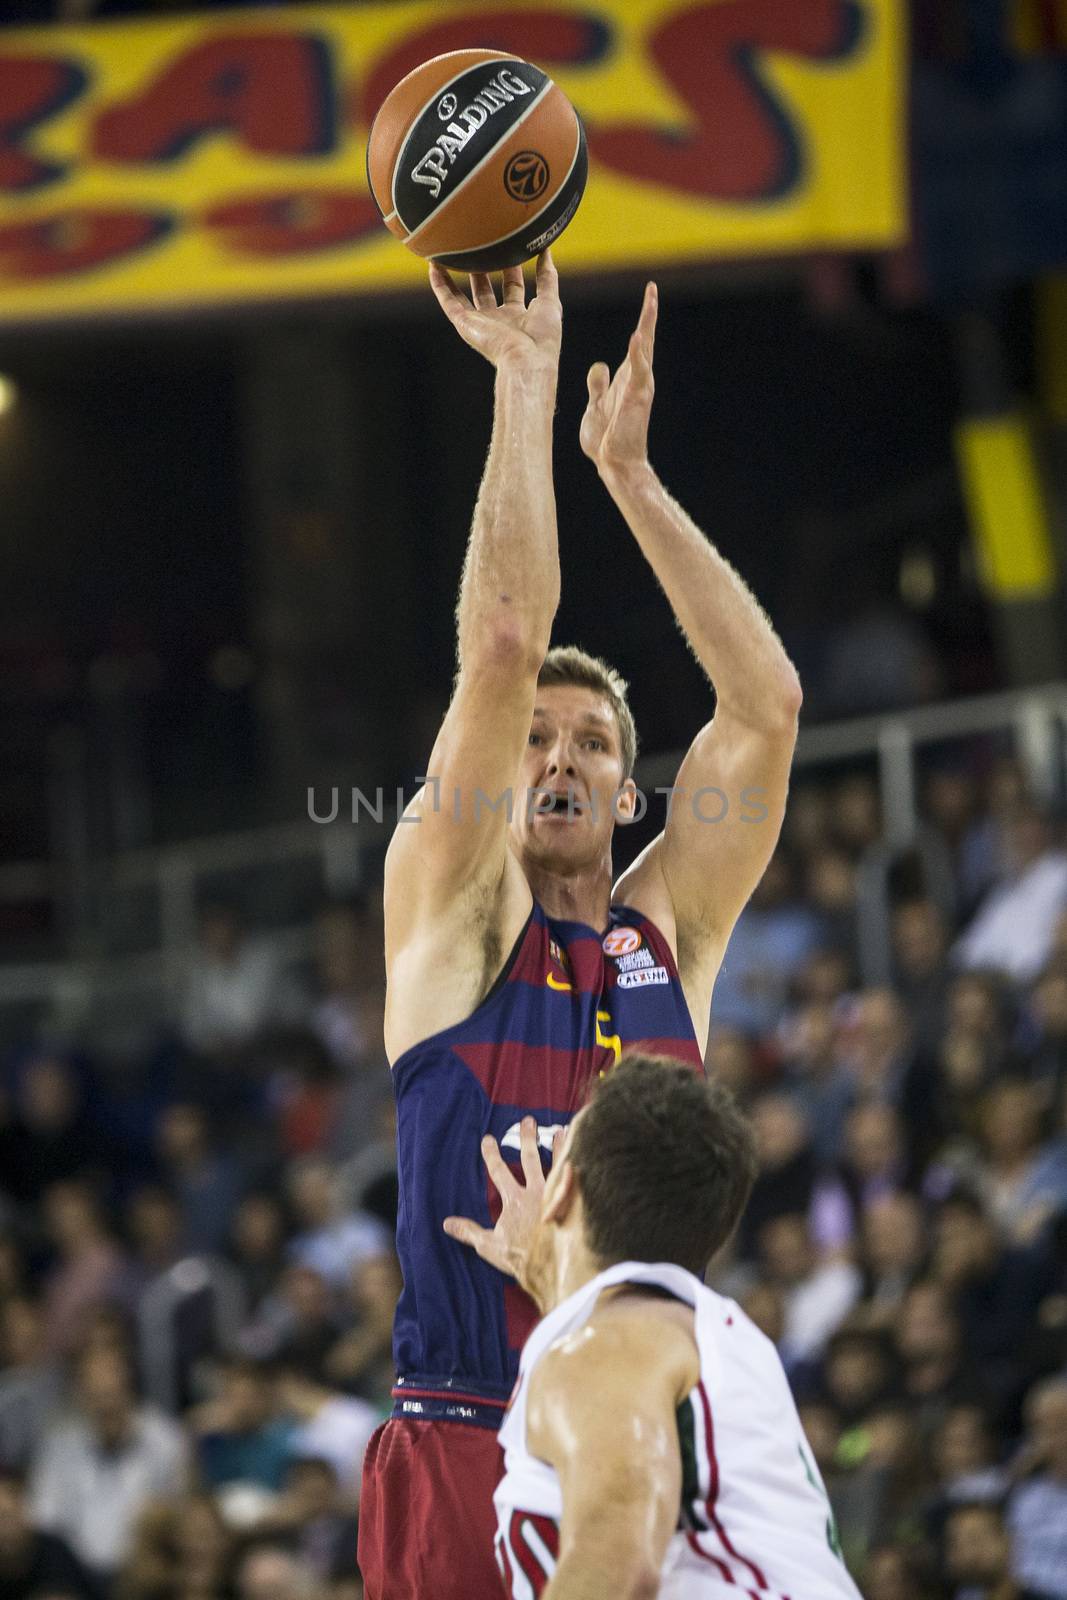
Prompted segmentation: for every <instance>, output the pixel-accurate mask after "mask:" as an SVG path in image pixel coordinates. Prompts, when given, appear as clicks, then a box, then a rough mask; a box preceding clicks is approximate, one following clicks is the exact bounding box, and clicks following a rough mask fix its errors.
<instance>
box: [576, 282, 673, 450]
mask: <svg viewBox="0 0 1067 1600" xmlns="http://www.w3.org/2000/svg"><path fill="white" fill-rule="evenodd" d="M658 308H659V293H658V291H657V289H656V285H655V284H654V283H650V284H648V285H647V286H646V288H645V298H644V303H643V305H642V307H641V316H640V319H639V320H638V324H637V327H636V328H635V330H634V332H633V333H632V334H631V335H630V346H629V349H628V350H627V352H626V359H625V361H624V362H623V363H622V365H621V366H620V367H619V370H618V371H617V372H616V374H615V376H614V378H612V377H611V375H610V372H609V370H608V367H607V364H606V363H605V362H603V361H598V362H597V363H596V365H595V366H592V367H590V369H589V377H588V380H587V381H588V384H589V404H588V405H587V406H586V408H585V416H584V417H583V418H582V427H581V433H580V435H579V437H580V439H581V444H582V449H583V450H584V451H585V453H586V455H587V456H588V457H589V459H590V460H591V461H595V462H596V464H597V468H598V469H599V470H600V471H604V470H606V469H610V468H612V467H628V466H639V465H641V464H642V463H643V462H645V461H647V459H648V421H649V417H650V416H651V413H652V396H653V394H654V393H655V384H654V383H653V379H652V353H653V350H654V348H655V343H656V312H657V310H658Z"/></svg>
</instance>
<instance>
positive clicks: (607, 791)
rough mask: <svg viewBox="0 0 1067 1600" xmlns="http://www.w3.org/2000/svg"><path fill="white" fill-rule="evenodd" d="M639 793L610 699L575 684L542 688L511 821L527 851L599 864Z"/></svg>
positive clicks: (561, 861)
mask: <svg viewBox="0 0 1067 1600" xmlns="http://www.w3.org/2000/svg"><path fill="white" fill-rule="evenodd" d="M634 792H635V791H634V787H633V784H632V782H631V783H629V784H626V783H625V782H624V777H623V769H622V744H621V740H620V738H619V728H618V723H617V722H616V720H615V713H614V710H613V709H612V705H611V701H610V700H608V699H607V698H606V696H604V695H601V694H598V693H597V692H596V691H595V690H593V689H584V688H580V687H578V686H577V685H570V684H565V685H559V686H556V687H553V688H549V689H539V690H538V691H537V701H536V704H535V706H534V714H533V721H532V723H531V725H530V734H529V739H528V741H527V746H526V753H525V756H524V757H523V764H522V771H521V775H520V792H519V794H517V795H516V797H515V810H514V820H513V822H512V829H513V832H514V834H515V835H516V838H517V842H518V844H519V846H520V849H521V850H522V851H523V853H527V854H530V855H532V856H533V857H535V858H536V859H538V860H540V861H543V862H545V863H547V864H550V865H553V866H557V865H558V866H559V867H562V868H563V869H564V870H567V869H568V868H573V869H574V870H578V869H580V868H582V867H585V866H592V865H594V864H595V863H596V862H597V861H598V860H599V859H600V857H602V856H603V854H604V852H605V851H606V850H607V849H608V848H609V846H610V842H611V835H612V831H613V829H614V826H615V823H616V822H617V821H620V820H624V819H625V818H627V817H628V815H629V813H630V812H631V811H632V809H633V794H634Z"/></svg>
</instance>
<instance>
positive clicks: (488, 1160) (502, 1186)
mask: <svg viewBox="0 0 1067 1600" xmlns="http://www.w3.org/2000/svg"><path fill="white" fill-rule="evenodd" d="M482 1160H483V1161H484V1162H485V1170H486V1171H487V1172H488V1174H489V1176H490V1177H491V1178H492V1180H493V1183H494V1184H495V1185H496V1189H497V1193H498V1194H499V1195H500V1196H501V1197H503V1196H504V1195H510V1194H511V1193H512V1192H513V1191H514V1190H516V1189H518V1187H519V1186H518V1184H517V1183H516V1181H515V1179H514V1178H513V1177H512V1174H511V1169H510V1168H509V1166H508V1164H507V1162H506V1161H505V1160H504V1157H503V1156H502V1155H501V1154H500V1146H499V1145H498V1144H497V1142H496V1140H495V1139H494V1138H493V1136H492V1134H491V1133H487V1134H486V1136H485V1138H484V1139H483V1140H482Z"/></svg>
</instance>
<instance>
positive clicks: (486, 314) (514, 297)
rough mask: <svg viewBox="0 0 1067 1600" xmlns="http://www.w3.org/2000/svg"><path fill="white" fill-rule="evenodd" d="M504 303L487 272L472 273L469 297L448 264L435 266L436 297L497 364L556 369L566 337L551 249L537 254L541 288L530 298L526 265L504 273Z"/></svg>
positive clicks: (473, 342) (469, 341)
mask: <svg viewBox="0 0 1067 1600" xmlns="http://www.w3.org/2000/svg"><path fill="white" fill-rule="evenodd" d="M502 278H503V281H502V289H503V303H502V304H501V305H498V304H497V299H496V290H495V289H494V288H493V280H492V278H491V277H490V276H489V274H488V272H474V273H472V274H471V278H470V299H469V300H468V298H467V296H466V295H465V294H461V293H460V292H459V290H458V289H457V288H456V286H455V284H454V283H453V282H452V279H451V277H450V276H449V274H448V273H447V272H446V271H445V269H444V268H443V267H439V266H437V265H436V264H433V265H431V267H430V285H431V287H432V289H433V292H434V294H435V295H436V296H437V303H438V305H439V306H440V307H441V310H442V311H443V312H444V314H445V316H446V317H447V318H448V320H449V322H451V324H452V326H453V327H454V328H455V330H456V332H457V333H458V334H459V336H460V338H461V339H463V340H464V341H465V343H467V344H469V345H470V347H471V349H472V350H477V351H478V353H479V355H483V356H484V357H485V359H486V360H487V361H491V362H492V364H493V366H494V367H497V368H499V367H509V366H519V367H526V368H535V369H543V370H547V371H551V372H553V373H554V372H555V370H556V368H557V366H558V365H559V347H560V341H561V339H562V337H563V308H562V306H561V304H560V298H559V276H558V274H557V272H556V267H555V263H554V262H553V260H552V252H551V251H550V250H546V251H545V252H544V254H543V255H540V256H538V258H537V292H536V294H535V295H534V297H533V299H532V300H531V301H530V303H529V305H527V304H526V280H525V279H524V277H523V275H522V268H521V267H508V268H506V269H505V271H504V273H503V275H502Z"/></svg>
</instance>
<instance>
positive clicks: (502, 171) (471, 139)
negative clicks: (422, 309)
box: [367, 50, 588, 272]
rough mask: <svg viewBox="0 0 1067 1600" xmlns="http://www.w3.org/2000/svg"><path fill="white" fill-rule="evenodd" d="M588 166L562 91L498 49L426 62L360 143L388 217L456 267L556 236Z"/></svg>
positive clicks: (494, 259)
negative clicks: (365, 139)
mask: <svg viewBox="0 0 1067 1600" xmlns="http://www.w3.org/2000/svg"><path fill="white" fill-rule="evenodd" d="M587 172H588V160H587V156H586V148H585V130H584V129H583V127H582V123H581V119H580V117H579V116H578V113H577V112H576V111H575V109H574V107H573V106H572V105H571V103H570V101H569V100H568V99H567V96H566V95H565V94H564V93H563V91H562V89H560V88H559V87H558V86H557V85H556V84H554V83H553V82H552V79H551V78H549V77H548V76H547V75H546V74H545V73H543V72H542V71H541V70H540V68H538V67H534V66H531V64H530V63H529V62H528V61H520V60H519V59H518V58H517V57H516V56H512V55H508V54H506V53H505V52H504V51H500V50H453V51H451V52H450V53H449V54H448V55H443V56H435V57H434V58H433V60H432V61H425V62H423V64H422V66H421V67H416V69H415V71H414V72H409V73H408V75H407V77H406V78H402V79H401V80H400V82H399V83H398V84H397V86H396V88H395V89H394V90H393V91H392V93H391V94H390V95H389V96H388V98H387V99H386V100H385V101H384V102H383V104H382V107H381V109H380V110H379V112H378V115H377V116H376V117H375V119H374V122H373V124H372V126H371V130H370V139H369V141H368V144H367V177H368V179H369V181H370V188H371V193H372V194H373V196H374V200H375V204H376V205H377V207H378V209H379V211H380V212H381V214H382V220H383V221H384V222H385V225H386V227H387V228H389V229H390V230H391V231H392V232H393V233H395V234H396V237H397V238H398V239H400V240H402V242H403V243H404V244H406V245H407V247H408V249H409V250H414V252H415V254H416V255H420V256H425V257H427V258H428V259H429V260H433V261H437V262H440V264H441V265H442V266H444V267H454V268H457V269H458V270H460V271H463V272H495V271H497V270H498V269H499V268H501V267H514V266H518V265H519V264H520V263H521V262H523V261H528V260H529V259H530V257H531V256H535V255H537V254H538V252H539V251H541V250H544V249H545V247H546V245H550V244H552V243H553V241H554V240H556V239H558V238H559V235H560V234H561V233H562V232H563V230H564V228H565V227H566V226H567V224H568V222H570V220H571V218H572V217H573V216H574V213H575V212H576V211H577V209H578V202H579V201H580V200H581V198H582V192H583V190H584V189H585V180H586V176H587Z"/></svg>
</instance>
